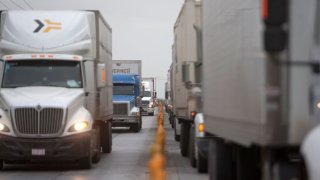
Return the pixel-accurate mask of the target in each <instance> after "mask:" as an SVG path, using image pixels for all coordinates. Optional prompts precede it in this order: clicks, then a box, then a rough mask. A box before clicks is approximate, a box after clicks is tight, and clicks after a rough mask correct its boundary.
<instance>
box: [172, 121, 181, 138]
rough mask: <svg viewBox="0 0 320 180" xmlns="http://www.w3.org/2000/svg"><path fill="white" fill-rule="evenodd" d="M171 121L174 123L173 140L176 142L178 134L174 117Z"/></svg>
mask: <svg viewBox="0 0 320 180" xmlns="http://www.w3.org/2000/svg"><path fill="white" fill-rule="evenodd" d="M173 123H174V140H175V141H177V142H178V141H180V135H178V134H177V129H176V120H175V119H174V120H173Z"/></svg>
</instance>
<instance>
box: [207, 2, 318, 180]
mask: <svg viewBox="0 0 320 180" xmlns="http://www.w3.org/2000/svg"><path fill="white" fill-rule="evenodd" d="M319 12H320V1H316V0H308V1H301V0H291V1H289V0H262V1H261V2H260V1H251V0H244V1H237V0H204V2H203V110H204V128H205V131H206V133H207V134H209V135H211V136H213V137H212V138H210V145H209V152H208V160H209V174H210V179H218V180H220V179H223V180H231V179H246V180H251V179H252V180H257V179H264V180H269V179H270V180H276V179H307V177H306V173H305V172H304V169H305V168H307V170H308V171H307V172H308V176H309V178H310V179H312V180H316V179H319V178H320V177H319V166H318V163H319V139H320V137H319V134H320V133H319V131H320V129H319V128H316V127H317V125H318V124H319V120H320V60H319V59H320V54H319V52H320V51H319V48H320V30H319V27H320V26H319V22H320V13H319ZM307 134H310V135H309V136H307ZM306 137H307V138H306ZM302 144H303V145H304V146H303V151H302V152H303V153H300V152H301V145H302ZM305 165H306V166H305ZM317 175H318V176H317Z"/></svg>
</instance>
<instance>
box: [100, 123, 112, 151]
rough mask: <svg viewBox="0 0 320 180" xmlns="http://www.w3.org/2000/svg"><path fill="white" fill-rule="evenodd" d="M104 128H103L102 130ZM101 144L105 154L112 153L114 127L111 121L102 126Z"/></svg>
mask: <svg viewBox="0 0 320 180" xmlns="http://www.w3.org/2000/svg"><path fill="white" fill-rule="evenodd" d="M101 127H102V128H101ZM100 130H101V131H100V132H101V133H100V134H101V136H100V140H101V141H100V142H101V149H102V152H103V153H110V152H111V151H112V127H111V121H110V120H109V121H107V122H106V123H101V124H100Z"/></svg>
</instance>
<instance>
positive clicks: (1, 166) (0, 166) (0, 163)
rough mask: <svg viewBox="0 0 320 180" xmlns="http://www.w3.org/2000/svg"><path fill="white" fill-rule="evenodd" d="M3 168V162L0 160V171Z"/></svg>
mask: <svg viewBox="0 0 320 180" xmlns="http://www.w3.org/2000/svg"><path fill="white" fill-rule="evenodd" d="M3 166H4V162H3V160H0V170H2V169H3Z"/></svg>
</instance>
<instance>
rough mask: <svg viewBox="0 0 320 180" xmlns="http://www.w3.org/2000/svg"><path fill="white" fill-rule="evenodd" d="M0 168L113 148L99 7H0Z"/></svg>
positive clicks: (84, 158)
mask: <svg viewBox="0 0 320 180" xmlns="http://www.w3.org/2000/svg"><path fill="white" fill-rule="evenodd" d="M0 25H1V27H0V54H1V56H2V57H3V58H2V60H1V63H0V65H1V68H0V70H1V72H2V73H1V77H0V81H1V89H0V168H2V167H3V165H4V163H12V162H13V163H15V162H16V163H18V162H20V161H23V162H25V161H30V162H32V161H71V162H78V163H79V165H80V166H81V167H82V168H91V165H92V162H98V161H99V159H100V152H101V150H102V152H105V153H109V152H111V149H112V148H111V147H112V134H111V132H112V131H111V120H112V108H113V106H112V79H111V77H112V76H111V75H112V74H111V71H112V69H111V65H112V62H111V61H112V48H111V44H112V43H111V28H110V26H109V25H108V24H107V23H106V21H105V20H104V19H103V17H102V16H101V14H100V13H99V12H98V11H2V12H1V24H0Z"/></svg>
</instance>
